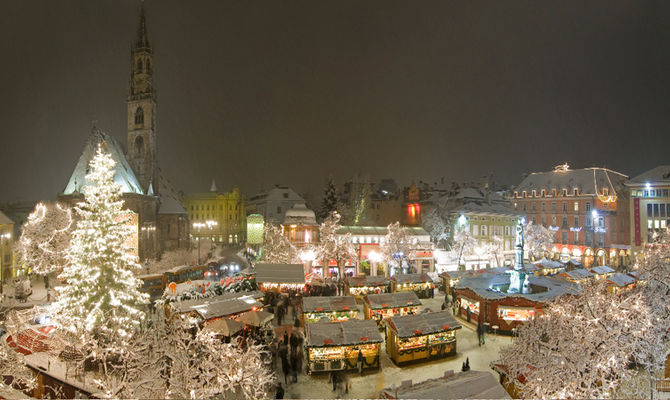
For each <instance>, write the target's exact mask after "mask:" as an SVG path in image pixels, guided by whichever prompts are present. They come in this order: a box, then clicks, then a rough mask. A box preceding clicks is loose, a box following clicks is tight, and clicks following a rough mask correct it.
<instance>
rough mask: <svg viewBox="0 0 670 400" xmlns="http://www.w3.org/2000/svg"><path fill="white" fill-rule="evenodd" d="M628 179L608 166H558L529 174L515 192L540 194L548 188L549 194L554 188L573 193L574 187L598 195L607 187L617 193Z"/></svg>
mask: <svg viewBox="0 0 670 400" xmlns="http://www.w3.org/2000/svg"><path fill="white" fill-rule="evenodd" d="M627 179H628V177H627V176H626V175H624V174H621V173H619V172H616V171H612V170H609V169H607V168H596V167H593V168H581V169H574V170H573V169H569V168H565V169H560V168H557V169H555V170H553V171H550V172H534V173H532V174H530V175H528V176H527V177H526V179H524V180H523V181H522V182H521V183H520V184H519V186H517V187H516V189H515V192H517V193H518V194H519V195H520V194H521V193H522V192H524V191H526V192H527V193H528V194H530V193H532V191H533V190H535V191H536V192H537V193H538V194H540V193H541V191H542V190H546V192H547V194H552V191H553V190H554V189H556V191H557V192H559V193H561V192H562V191H563V189H566V190H567V191H568V193H569V194H570V195H572V194H573V191H574V189H577V190H578V191H579V194H580V195H597V194H599V193H602V189H603V188H607V189H609V193H610V194H616V193H617V192H618V191H619V190H620V189H621V188H622V187H623V184H624V182H625V181H626V180H627Z"/></svg>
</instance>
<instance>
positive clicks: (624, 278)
mask: <svg viewBox="0 0 670 400" xmlns="http://www.w3.org/2000/svg"><path fill="white" fill-rule="evenodd" d="M607 282H611V283H612V284H614V285H616V286H618V287H626V286H628V285H632V284H633V283H635V278H633V277H632V276H630V275H626V274H622V273H616V274H612V275H611V276H610V277H609V278H607Z"/></svg>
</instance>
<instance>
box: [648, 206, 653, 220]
mask: <svg viewBox="0 0 670 400" xmlns="http://www.w3.org/2000/svg"><path fill="white" fill-rule="evenodd" d="M653 209H654V206H653V205H652V204H651V203H649V204H647V218H651V217H652V215H653V211H652V210H653Z"/></svg>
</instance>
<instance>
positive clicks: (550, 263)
mask: <svg viewBox="0 0 670 400" xmlns="http://www.w3.org/2000/svg"><path fill="white" fill-rule="evenodd" d="M535 264H537V265H539V266H540V267H542V268H546V269H554V268H562V267H564V265H563V263H562V262H560V261H554V260H547V259H546V258H544V257H543V258H542V259H541V260H540V261H537V262H535Z"/></svg>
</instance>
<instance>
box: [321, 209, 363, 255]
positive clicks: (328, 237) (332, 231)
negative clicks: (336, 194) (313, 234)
mask: <svg viewBox="0 0 670 400" xmlns="http://www.w3.org/2000/svg"><path fill="white" fill-rule="evenodd" d="M338 229H340V214H339V213H338V212H337V211H335V212H332V213H330V215H329V216H328V218H326V219H325V220H324V221H323V222H322V223H321V225H320V226H319V243H318V245H317V246H316V249H315V260H316V261H317V262H320V263H321V265H328V262H330V260H335V261H336V262H337V265H338V266H342V265H344V263H345V262H346V261H347V260H352V262H354V263H355V262H357V261H358V251H357V250H356V246H354V243H353V240H352V237H351V234H350V233H347V234H344V235H338V234H337V231H338Z"/></svg>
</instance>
